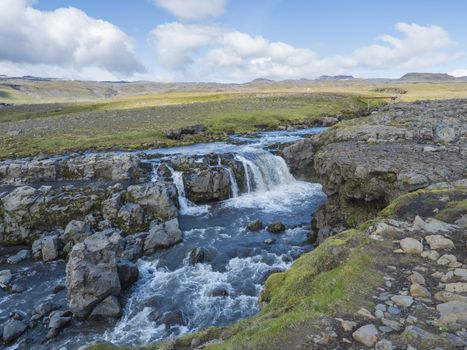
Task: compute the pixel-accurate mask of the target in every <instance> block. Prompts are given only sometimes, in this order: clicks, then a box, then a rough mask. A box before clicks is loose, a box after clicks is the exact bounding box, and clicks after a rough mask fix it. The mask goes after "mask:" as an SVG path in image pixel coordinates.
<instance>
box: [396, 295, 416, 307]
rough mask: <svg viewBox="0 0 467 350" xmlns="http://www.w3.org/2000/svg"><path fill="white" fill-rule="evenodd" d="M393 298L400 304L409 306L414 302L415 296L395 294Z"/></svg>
mask: <svg viewBox="0 0 467 350" xmlns="http://www.w3.org/2000/svg"><path fill="white" fill-rule="evenodd" d="M391 300H392V301H393V302H394V303H396V304H397V305H399V306H404V307H409V306H410V305H412V304H413V298H412V297H411V296H408V295H394V296H393V297H392V298H391Z"/></svg>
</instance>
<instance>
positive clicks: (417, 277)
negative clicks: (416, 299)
mask: <svg viewBox="0 0 467 350" xmlns="http://www.w3.org/2000/svg"><path fill="white" fill-rule="evenodd" d="M407 279H408V280H409V281H410V282H411V283H417V284H421V285H424V284H425V278H424V277H423V276H422V275H421V274H420V273H418V272H417V271H412V274H411V275H410V276H409V277H408V278H407Z"/></svg>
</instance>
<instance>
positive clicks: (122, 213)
mask: <svg viewBox="0 0 467 350" xmlns="http://www.w3.org/2000/svg"><path fill="white" fill-rule="evenodd" d="M117 222H118V224H119V227H120V228H121V229H122V230H123V231H124V232H127V233H128V232H137V231H141V230H143V229H144V210H143V208H142V207H141V205H139V204H133V203H128V204H125V205H123V206H122V207H121V208H120V210H119V211H118V214H117Z"/></svg>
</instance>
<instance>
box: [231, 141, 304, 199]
mask: <svg viewBox="0 0 467 350" xmlns="http://www.w3.org/2000/svg"><path fill="white" fill-rule="evenodd" d="M235 159H236V160H237V161H239V162H241V163H242V165H243V169H244V172H245V182H246V186H247V191H248V193H250V192H266V191H270V190H271V189H273V188H274V187H276V186H278V185H283V184H288V183H294V182H295V181H296V180H295V179H294V177H293V176H292V174H290V171H289V168H288V167H287V164H286V163H285V161H284V159H282V158H281V157H278V156H275V155H273V154H271V153H269V152H267V151H263V150H256V149H251V148H250V149H248V150H246V151H245V152H242V153H241V154H237V155H236V156H235Z"/></svg>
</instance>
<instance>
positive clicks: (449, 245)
mask: <svg viewBox="0 0 467 350" xmlns="http://www.w3.org/2000/svg"><path fill="white" fill-rule="evenodd" d="M425 240H426V242H427V243H428V244H429V245H430V249H432V250H437V249H441V250H450V249H454V248H455V246H454V243H453V241H451V240H450V239H448V238H446V237H443V236H441V235H430V236H426V237H425Z"/></svg>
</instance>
